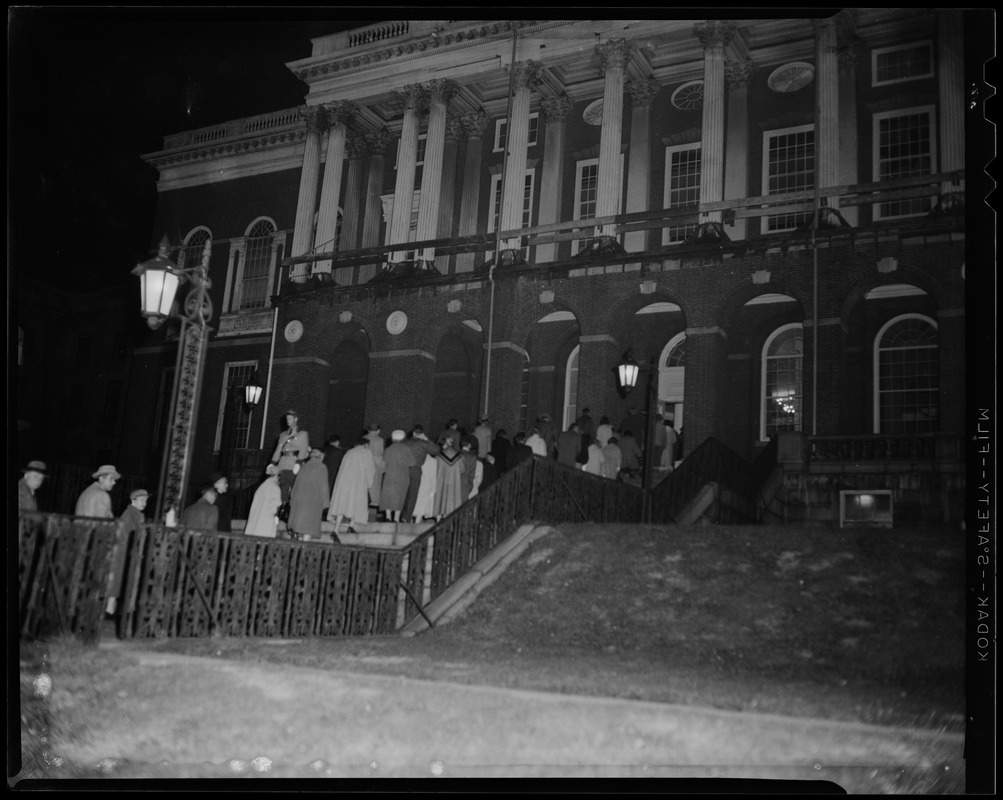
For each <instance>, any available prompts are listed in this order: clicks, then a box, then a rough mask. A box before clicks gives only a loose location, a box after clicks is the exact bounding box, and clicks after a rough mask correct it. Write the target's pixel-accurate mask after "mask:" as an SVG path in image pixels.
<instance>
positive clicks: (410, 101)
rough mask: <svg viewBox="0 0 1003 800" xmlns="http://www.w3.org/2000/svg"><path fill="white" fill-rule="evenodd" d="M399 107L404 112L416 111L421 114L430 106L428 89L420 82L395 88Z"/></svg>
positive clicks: (394, 93) (395, 97) (394, 91)
mask: <svg viewBox="0 0 1003 800" xmlns="http://www.w3.org/2000/svg"><path fill="white" fill-rule="evenodd" d="M393 95H394V99H395V100H396V101H397V108H398V110H399V111H400V112H401V113H402V114H403V113H404V112H405V111H414V112H415V113H416V114H420V113H421V112H422V111H424V110H425V109H426V108H427V107H428V90H427V89H425V87H424V86H423V85H422V84H420V83H412V84H408V85H407V86H402V87H401V88H400V89H394V90H393Z"/></svg>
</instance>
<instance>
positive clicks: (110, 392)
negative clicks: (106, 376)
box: [101, 381, 122, 425]
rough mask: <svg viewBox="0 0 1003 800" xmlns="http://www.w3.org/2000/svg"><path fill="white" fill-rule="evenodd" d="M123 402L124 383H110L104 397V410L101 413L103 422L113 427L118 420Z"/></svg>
mask: <svg viewBox="0 0 1003 800" xmlns="http://www.w3.org/2000/svg"><path fill="white" fill-rule="evenodd" d="M121 402H122V381H108V385H107V387H106V389H105V396H104V410H103V411H102V412H101V422H102V423H103V424H105V425H113V424H114V423H115V420H116V419H118V409H119V406H120V405H121Z"/></svg>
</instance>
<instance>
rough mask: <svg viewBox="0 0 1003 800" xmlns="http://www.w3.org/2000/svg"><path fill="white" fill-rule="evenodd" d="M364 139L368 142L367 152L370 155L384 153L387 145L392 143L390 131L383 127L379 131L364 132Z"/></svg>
mask: <svg viewBox="0 0 1003 800" xmlns="http://www.w3.org/2000/svg"><path fill="white" fill-rule="evenodd" d="M362 139H363V140H364V141H365V143H366V152H368V153H369V154H370V155H383V154H384V153H385V152H386V149H387V145H388V144H390V131H388V130H387V129H386V128H381V129H380V130H378V131H373V132H372V133H366V134H363V136H362Z"/></svg>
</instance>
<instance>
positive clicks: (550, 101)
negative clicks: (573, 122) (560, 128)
mask: <svg viewBox="0 0 1003 800" xmlns="http://www.w3.org/2000/svg"><path fill="white" fill-rule="evenodd" d="M574 105H575V104H574V103H573V102H572V100H571V98H570V97H568V96H567V95H566V94H562V95H561V96H560V97H546V98H544V99H543V101H542V102H541V103H540V107H541V108H542V109H543V114H544V116H545V117H546V118H547V121H548V122H560V121H561V120H562V119H564V118H565V117H567V116H568V114H570V113H571V109H572V108H573V107H574Z"/></svg>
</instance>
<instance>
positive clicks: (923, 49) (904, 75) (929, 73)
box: [871, 42, 933, 86]
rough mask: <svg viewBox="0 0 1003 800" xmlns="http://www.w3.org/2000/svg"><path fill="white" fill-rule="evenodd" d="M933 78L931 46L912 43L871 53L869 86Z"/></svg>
mask: <svg viewBox="0 0 1003 800" xmlns="http://www.w3.org/2000/svg"><path fill="white" fill-rule="evenodd" d="M930 77H933V45H932V44H931V43H930V42H913V43H911V44H899V45H895V46H894V47H876V48H874V50H872V51H871V85H872V86H886V85H888V84H890V83H902V82H903V81H913V80H917V79H919V78H930Z"/></svg>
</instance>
